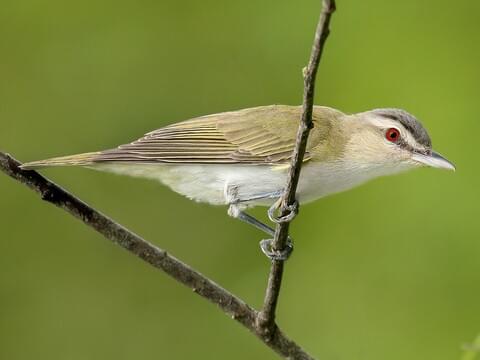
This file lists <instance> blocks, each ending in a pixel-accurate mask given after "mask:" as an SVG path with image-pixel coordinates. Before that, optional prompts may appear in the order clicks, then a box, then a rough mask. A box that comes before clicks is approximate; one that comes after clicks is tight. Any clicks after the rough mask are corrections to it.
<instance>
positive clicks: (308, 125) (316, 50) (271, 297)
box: [257, 0, 335, 337]
mask: <svg viewBox="0 0 480 360" xmlns="http://www.w3.org/2000/svg"><path fill="white" fill-rule="evenodd" d="M334 11H335V0H323V2H322V11H321V13H320V18H319V20H318V25H317V29H316V31H315V39H314V41H313V47H312V52H311V54H310V61H309V62H308V66H307V68H306V70H305V71H304V93H303V112H302V119H301V122H300V125H299V127H298V133H297V140H296V143H295V150H294V152H293V156H292V163H291V166H290V172H289V176H288V182H287V186H286V190H285V194H284V197H283V200H282V204H281V207H280V217H283V216H286V215H288V214H289V212H290V211H291V210H290V209H291V207H292V206H293V205H294V203H295V193H296V189H297V185H298V180H299V178H300V170H301V167H302V162H303V157H304V155H305V150H306V147H307V140H308V135H309V133H310V129H312V127H313V122H312V112H313V101H314V93H315V78H316V75H317V69H318V65H319V63H320V59H321V56H322V52H323V46H324V45H325V41H326V40H327V37H328V35H329V33H330V29H329V24H330V18H331V16H332V14H333V12H334ZM289 225H290V222H289V221H287V222H281V223H279V224H277V227H276V229H275V238H274V240H273V244H272V248H273V249H274V250H277V251H282V250H284V249H285V247H286V244H287V238H288V229H289ZM283 267H284V262H283V261H281V260H273V261H272V266H271V268H270V274H269V277H268V284H267V290H266V293H265V299H264V303H263V308H262V310H261V311H260V313H259V314H258V318H257V328H258V331H261V332H263V333H264V334H265V336H267V337H268V336H275V333H276V331H278V328H277V326H276V325H275V311H276V307H277V302H278V296H279V294H280V287H281V284H282V276H283Z"/></svg>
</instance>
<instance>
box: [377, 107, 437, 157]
mask: <svg viewBox="0 0 480 360" xmlns="http://www.w3.org/2000/svg"><path fill="white" fill-rule="evenodd" d="M372 113H374V114H376V115H379V116H382V117H385V118H387V119H391V120H394V121H398V122H399V123H400V124H402V125H403V126H404V127H405V129H407V130H408V131H409V132H410V134H412V136H413V138H414V139H415V140H416V141H417V142H418V143H419V144H421V145H423V146H425V147H426V148H428V149H430V148H431V147H432V141H431V140H430V136H429V135H428V133H427V130H425V128H424V127H423V125H422V123H421V122H420V121H418V120H417V118H415V116H413V115H412V114H409V113H408V112H406V111H405V110H401V109H375V110H372Z"/></svg>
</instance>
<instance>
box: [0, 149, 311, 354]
mask: <svg viewBox="0 0 480 360" xmlns="http://www.w3.org/2000/svg"><path fill="white" fill-rule="evenodd" d="M20 165H21V164H20V163H19V162H18V161H17V160H15V159H14V158H12V157H10V156H9V155H8V154H5V153H2V152H0V170H1V171H3V172H4V173H5V174H7V175H9V176H10V177H11V178H13V179H15V180H17V181H19V182H20V183H22V184H24V185H26V186H28V187H29V188H30V189H32V190H34V191H35V192H37V193H38V194H39V195H40V197H41V198H42V199H43V200H45V201H47V202H49V203H52V204H54V205H56V206H58V207H59V208H61V209H63V210H65V211H66V212H68V213H69V214H70V215H73V216H74V217H76V218H77V219H79V220H81V221H82V222H83V223H84V224H85V225H87V226H90V227H91V228H93V229H95V230H96V231H98V232H99V233H100V234H102V235H103V236H104V237H105V238H107V239H108V240H110V241H112V242H113V243H115V244H117V245H120V246H121V247H123V248H124V249H126V250H128V251H129V252H130V253H132V254H134V255H136V256H138V257H139V258H140V259H142V260H143V261H145V262H147V263H148V264H150V265H152V266H154V267H156V268H157V269H160V270H162V271H164V272H165V273H167V274H168V275H170V276H171V277H172V278H173V279H175V280H177V281H178V282H181V283H182V284H184V285H185V286H187V287H189V288H190V289H192V290H193V291H194V292H195V293H197V294H198V295H200V296H202V297H203V298H205V299H207V300H208V301H210V302H212V303H214V304H216V305H217V306H218V307H219V308H220V309H221V310H222V311H223V312H224V313H225V314H227V315H228V316H230V317H231V318H232V319H234V320H236V321H237V322H239V323H240V324H242V325H243V326H245V327H246V328H247V329H248V330H250V331H251V332H252V333H254V334H255V335H256V336H257V337H258V338H260V340H262V341H263V342H264V343H265V344H266V345H267V346H269V347H270V348H272V349H273V350H274V351H276V352H277V353H278V354H280V355H282V356H283V357H285V358H289V359H302V360H303V359H309V360H310V359H313V358H312V357H311V356H310V355H308V354H307V353H306V352H305V351H304V350H303V349H302V348H301V347H300V346H299V345H297V344H296V343H295V342H294V341H292V340H290V339H289V338H287V336H286V335H284V334H283V332H281V331H280V330H279V331H277V332H276V334H275V336H274V337H272V338H266V337H265V336H264V335H263V334H262V333H260V332H258V331H257V328H256V327H255V319H256V317H257V311H256V310H255V309H253V308H252V307H250V306H249V305H248V304H246V303H245V302H244V301H243V300H241V299H240V298H238V297H236V296H235V295H233V294H231V293H230V292H228V291H227V290H225V289H224V288H222V287H221V286H219V285H218V284H216V283H215V282H213V281H212V280H210V279H209V278H207V277H206V276H204V275H202V274H200V273H199V272H198V271H196V270H194V269H192V268H191V267H190V266H188V265H187V264H184V263H183V262H181V261H180V260H178V259H176V258H175V257H173V256H171V255H169V254H168V253H167V252H166V251H165V250H162V249H160V248H158V247H156V246H155V245H153V244H150V243H149V242H148V241H146V240H144V239H142V238H141V237H140V236H138V235H137V234H135V233H133V232H131V231H130V230H128V229H126V228H125V227H123V226H122V225H120V224H118V223H116V222H115V221H113V220H112V219H110V218H108V217H107V216H105V215H103V214H102V213H100V212H99V211H97V210H95V209H93V208H92V207H90V206H89V205H87V204H86V203H84V202H83V201H81V200H80V199H78V198H76V197H75V196H73V195H71V194H70V193H68V192H67V191H66V190H64V189H62V188H61V187H59V186H58V185H56V184H54V183H53V182H51V181H50V180H48V179H46V178H45V177H43V176H42V175H40V174H39V173H37V172H35V171H26V170H21V169H20V168H19V166H20Z"/></svg>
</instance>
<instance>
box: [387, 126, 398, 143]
mask: <svg viewBox="0 0 480 360" xmlns="http://www.w3.org/2000/svg"><path fill="white" fill-rule="evenodd" d="M385 137H386V138H387V140H388V141H390V142H394V143H395V142H397V141H398V140H400V131H398V129H395V128H390V129H388V130H387V132H386V133H385Z"/></svg>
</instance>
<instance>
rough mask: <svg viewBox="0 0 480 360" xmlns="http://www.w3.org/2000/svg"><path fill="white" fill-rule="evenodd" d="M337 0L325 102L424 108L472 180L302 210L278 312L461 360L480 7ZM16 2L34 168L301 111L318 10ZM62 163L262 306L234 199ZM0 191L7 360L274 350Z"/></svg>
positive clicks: (24, 156) (1, 184) (369, 193)
mask: <svg viewBox="0 0 480 360" xmlns="http://www.w3.org/2000/svg"><path fill="white" fill-rule="evenodd" d="M337 5H338V12H337V13H336V14H335V16H334V18H333V21H332V34H331V37H330V38H329V41H328V43H327V47H326V51H325V54H324V58H323V61H322V64H321V67H320V72H319V77H318V80H319V81H318V82H317V84H318V91H317V94H316V102H317V104H324V105H329V106H332V107H336V108H339V109H341V110H344V111H347V112H358V111H364V110H367V109H371V108H375V107H401V108H405V109H407V110H408V111H410V112H412V113H413V114H415V115H417V116H418V117H419V118H420V119H422V121H423V122H424V124H425V125H426V127H427V128H428V129H429V131H430V134H431V136H432V138H433V141H434V146H435V148H436V149H437V150H438V151H439V152H441V153H442V154H444V155H446V156H447V157H448V158H449V159H451V160H452V161H454V162H455V163H456V165H457V168H458V171H457V172H456V173H449V172H444V171H439V170H435V169H422V170H417V171H414V172H410V173H406V174H402V175H400V176H395V177H389V178H381V179H378V180H375V181H372V182H370V183H369V184H367V185H365V186H362V187H359V188H357V189H354V190H352V191H349V192H346V193H343V194H339V195H336V196H333V197H330V198H326V199H324V200H322V201H318V202H316V203H314V204H310V205H307V206H304V207H303V208H302V212H301V216H299V217H298V218H297V219H296V220H295V222H294V224H293V226H292V232H293V237H294V238H295V239H296V251H295V254H294V256H293V257H292V258H291V259H290V260H289V261H288V265H287V269H286V274H285V281H284V287H283V289H282V294H281V298H280V304H279V309H278V310H279V311H278V321H279V323H280V325H281V326H282V327H283V328H284V329H285V331H286V332H287V333H288V334H289V335H290V336H292V337H293V338H294V339H296V340H298V341H299V342H300V343H301V344H302V345H303V346H304V347H305V348H306V349H307V350H308V351H310V352H311V353H312V354H314V355H316V356H318V358H319V359H345V360H346V359H348V360H350V359H368V360H372V359H376V360H385V359H388V360H395V359H399V360H400V359H401V360H405V359H409V360H412V359H422V360H425V359H436V360H443V359H459V358H460V357H461V346H462V344H464V343H468V342H469V341H471V340H473V338H474V337H475V336H476V334H477V333H479V332H480V306H479V304H480V281H479V280H480V238H479V235H478V233H479V230H478V229H479V226H478V221H479V219H478V209H479V205H478V200H479V194H480V189H479V174H480V172H479V168H478V164H479V161H478V150H477V148H476V147H477V145H476V143H477V142H478V141H477V138H476V136H477V135H478V133H479V132H480V121H479V114H478V113H479V106H478V101H479V96H478V94H479V90H478V86H479V85H478V84H479V80H480V79H479V75H480V70H479V64H480V42H479V35H480V25H479V14H480V2H478V1H474V0H464V1H456V2H455V3H454V4H452V2H451V1H447V0H442V1H438V0H436V1H433V0H429V1H421V2H420V1H416V0H405V1H381V0H371V1H355V0H338V4H337ZM1 7H2V10H1V12H0V52H1V56H0V125H1V126H0V148H1V149H2V150H4V151H8V152H10V153H12V154H13V155H14V156H16V157H17V158H18V159H20V160H23V161H27V160H37V159H42V158H46V157H50V156H56V155H64V154H72V153H78V152H85V151H92V150H99V149H104V148H109V147H113V146H115V145H117V144H120V143H124V142H128V141H130V140H133V139H134V138H137V137H139V136H141V135H142V134H143V133H145V132H147V131H150V130H153V129H155V128H158V127H161V126H163V125H166V124H169V123H172V122H175V121H179V120H184V119H188V118H190V117H194V116H198V115H204V114H209V113H215V112H221V111H227V110H235V109H240V108H245V107H251V106H256V105H267V104H299V103H300V102H301V97H302V78H301V69H302V67H303V66H304V65H305V64H306V61H307V58H308V56H309V52H310V46H311V42H312V37H313V32H314V28H315V25H316V21H317V16H318V12H319V1H318V0H306V1H301V2H300V1H295V2H294V1H285V0H281V1H241V2H240V1H235V2H233V1H222V0H206V1H201V2H200V1H193V0H187V1H175V0H162V1H151V0H150V1H149V0H141V1H91V0H88V1H60V0H44V1H34V0H29V1H25V0H2V1H1ZM44 173H45V174H46V175H47V176H49V177H51V178H52V179H54V180H55V181H56V182H58V183H60V184H61V185H63V186H65V187H66V188H67V189H69V190H71V191H72V192H73V193H75V194H76V195H78V196H80V198H82V199H84V200H85V201H87V202H88V203H90V204H91V205H93V206H95V207H96V208H98V209H100V210H101V211H103V212H105V213H107V214H108V215H110V216H112V217H113V218H114V219H116V220H118V221H120V222H121V223H123V224H124V225H126V226H127V227H129V228H131V229H133V230H134V231H136V232H138V233H139V234H141V235H142V236H144V237H145V238H146V239H149V240H150V241H152V242H154V243H156V244H158V245H159V246H161V247H162V248H164V249H167V250H168V251H170V252H171V253H173V254H174V255H175V256H177V257H179V258H180V259H182V260H184V261H185V262H187V263H189V264H191V265H192V266H194V267H195V268H197V269H199V270H200V271H201V272H203V273H204V274H206V275H208V276H210V277H211V278H212V279H214V280H215V281H217V282H218V283H220V284H221V285H223V286H224V287H226V288H227V289H229V290H231V291H233V292H234V293H235V294H237V295H239V296H241V297H242V298H244V299H245V300H246V301H248V302H249V303H251V304H252V305H254V306H256V307H258V306H259V305H260V304H261V301H262V299H263V294H264V288H265V284H266V277H267V273H268V269H269V263H268V261H267V260H266V258H265V257H264V256H263V255H262V254H261V253H260V251H259V248H258V241H259V240H260V239H261V238H262V237H263V234H261V233H259V232H258V231H256V230H255V229H252V228H250V227H248V226H247V225H244V224H242V223H240V222H238V221H236V220H233V219H231V218H229V217H228V216H227V214H226V209H225V208H221V207H219V208H215V207H210V206H208V205H202V204H197V203H193V202H190V201H189V200H187V199H185V198H183V197H181V196H179V195H177V194H175V193H172V192H171V191H170V190H168V189H166V188H165V187H163V186H159V185H158V184H157V183H154V182H151V181H146V180H139V179H131V178H127V177H119V176H115V175H111V174H105V173H97V172H94V171H90V170H85V169H73V168H71V169H66V168H65V169H51V170H47V171H44ZM0 199H1V203H0V227H1V231H0V358H1V359H79V360H80V359H81V360H84V359H142V360H143V359H245V358H252V359H275V358H276V355H275V354H274V353H273V352H271V351H270V350H269V349H267V348H266V347H265V346H264V345H263V344H262V343H260V342H259V341H258V340H257V339H256V338H255V337H253V336H252V335H251V334H249V333H248V332H247V331H246V330H245V329H243V328H242V327H241V326H239V325H238V324H237V323H235V322H234V321H232V320H231V319H229V318H228V317H226V316H225V315H224V314H223V313H222V312H220V311H219V310H218V309H216V307H215V306H213V305H211V304H210V303H208V302H207V301H205V300H203V299H202V298H200V297H198V296H195V295H193V294H192V292H191V291H190V290H188V289H186V288H184V287H183V286H181V285H179V284H178V283H176V282H175V281H173V280H171V279H170V278H168V277H167V276H165V275H164V274H163V273H161V272H159V271H157V270H155V269H153V268H151V267H150V266H148V265H146V264H144V263H143V262H141V261H139V260H138V259H137V258H135V257H133V256H131V255H130V254H128V253H127V252H125V251H123V250H122V249H120V248H118V247H116V246H114V245H112V244H111V243H109V242H107V241H105V240H104V239H103V238H102V237H101V236H99V235H98V234H96V233H95V232H93V231H92V230H90V229H89V228H87V227H86V226H84V225H83V224H82V223H80V222H79V221H77V220H75V219H73V218H72V217H71V216H69V215H67V214H66V213H64V212H62V211H60V210H58V209H56V208H54V207H52V206H50V205H48V204H46V203H43V202H41V201H39V199H38V198H37V197H36V196H35V195H34V194H33V193H32V192H31V191H29V190H27V189H26V188H25V187H23V186H21V185H20V184H18V183H15V182H13V181H12V180H10V179H9V178H7V177H6V176H3V175H2V176H0ZM264 213H265V209H256V210H255V211H254V214H255V215H257V216H259V217H262V218H265V215H264Z"/></svg>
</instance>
